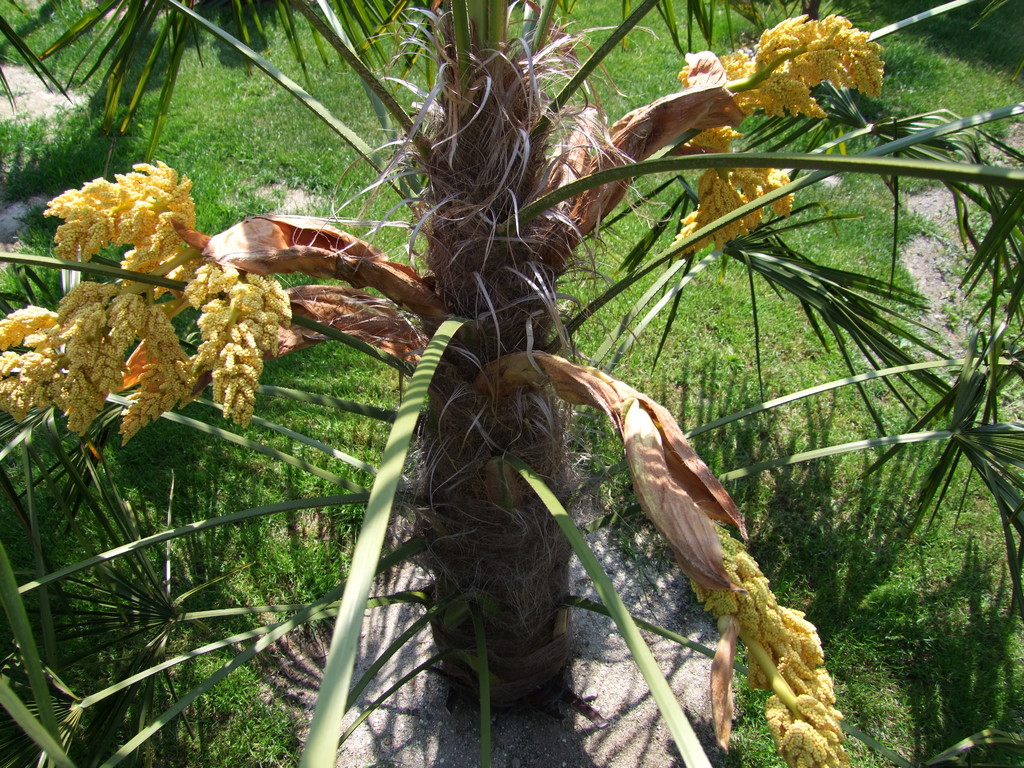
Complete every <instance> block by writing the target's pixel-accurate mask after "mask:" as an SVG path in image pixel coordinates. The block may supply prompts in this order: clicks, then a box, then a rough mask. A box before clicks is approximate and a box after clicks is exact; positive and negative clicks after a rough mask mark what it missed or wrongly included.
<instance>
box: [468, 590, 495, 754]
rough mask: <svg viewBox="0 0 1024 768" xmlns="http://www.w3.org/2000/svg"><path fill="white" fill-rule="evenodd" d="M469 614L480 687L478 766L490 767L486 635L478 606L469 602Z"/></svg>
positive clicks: (489, 691)
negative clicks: (474, 642) (471, 622)
mask: <svg viewBox="0 0 1024 768" xmlns="http://www.w3.org/2000/svg"><path fill="white" fill-rule="evenodd" d="M469 615H470V617H471V618H472V620H473V633H474V634H475V635H476V664H477V667H476V677H477V686H478V687H479V689H480V768H491V673H490V670H489V669H488V664H487V636H486V635H485V634H484V622H483V619H482V618H481V617H480V606H479V605H477V604H476V603H472V604H470V606H469Z"/></svg>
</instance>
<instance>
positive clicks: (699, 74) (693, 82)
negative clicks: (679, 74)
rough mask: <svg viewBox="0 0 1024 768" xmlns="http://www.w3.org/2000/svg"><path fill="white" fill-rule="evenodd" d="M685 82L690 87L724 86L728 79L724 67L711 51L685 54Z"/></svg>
mask: <svg viewBox="0 0 1024 768" xmlns="http://www.w3.org/2000/svg"><path fill="white" fill-rule="evenodd" d="M686 65H687V67H688V68H689V69H688V71H687V73H686V81H687V83H688V84H689V85H690V86H691V87H698V88H699V87H701V86H706V85H711V86H715V85H725V84H726V82H727V81H728V79H729V77H728V75H727V74H726V71H725V66H724V65H723V64H722V60H721V59H719V58H718V57H717V56H716V55H715V54H713V53H712V52H711V51H698V52H697V53H688V54H686Z"/></svg>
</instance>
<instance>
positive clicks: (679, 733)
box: [505, 455, 711, 768]
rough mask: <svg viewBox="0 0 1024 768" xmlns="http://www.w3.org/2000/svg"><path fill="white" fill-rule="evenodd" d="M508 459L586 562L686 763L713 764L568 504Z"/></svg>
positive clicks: (696, 767) (705, 767)
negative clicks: (573, 519) (573, 517)
mask: <svg viewBox="0 0 1024 768" xmlns="http://www.w3.org/2000/svg"><path fill="white" fill-rule="evenodd" d="M505 461H507V462H508V463H509V464H510V465H511V466H512V467H514V468H515V469H516V471H518V472H519V474H520V475H522V476H523V478H524V479H525V480H526V481H527V482H528V483H529V484H530V486H531V487H532V488H533V490H534V491H535V492H536V493H537V495H538V496H539V497H540V498H541V500H542V501H543V502H544V504H545V505H546V506H547V508H548V511H550V512H551V514H552V516H553V517H554V518H555V521H556V522H557V523H558V527H559V528H561V529H562V533H563V534H565V537H566V538H567V539H568V540H569V543H570V544H571V545H572V549H573V551H574V552H575V553H576V556H577V557H578V558H579V559H580V562H582V563H583V567H584V568H585V569H586V571H587V575H588V576H589V577H590V580H591V581H592V582H593V583H594V588H595V589H596V590H597V594H598V595H600V597H601V600H602V601H603V602H604V604H605V606H607V608H608V610H609V612H610V613H611V616H612V619H613V620H614V621H615V624H616V626H617V627H618V628H619V632H621V633H622V637H623V639H624V640H625V641H626V645H628V646H629V650H630V653H631V654H632V655H633V659H634V660H635V661H636V664H637V667H639V669H640V672H641V673H642V674H643V676H644V679H645V680H646V681H647V685H648V686H649V687H650V689H651V695H653V696H654V700H655V702H657V704H658V709H660V710H661V714H662V716H663V717H664V718H665V722H666V723H667V725H668V728H669V731H670V732H671V733H672V737H673V738H674V739H675V742H676V746H677V747H678V748H679V753H680V754H681V755H682V757H683V761H684V762H685V764H686V765H687V766H689V767H690V768H710V766H711V763H710V762H709V761H708V758H707V755H706V754H705V753H704V749H703V747H701V744H700V740H699V739H698V738H697V735H696V734H695V733H694V732H693V728H692V727H691V725H690V722H689V720H687V719H686V715H685V714H684V713H683V709H682V707H681V706H680V705H679V701H678V700H677V699H676V696H675V694H674V693H673V692H672V689H671V688H670V687H669V684H668V682H667V681H666V680H665V677H664V675H662V674H661V670H660V669H659V668H658V663H657V661H655V659H654V654H652V653H651V649H650V648H648V647H647V643H645V642H644V639H643V637H641V636H640V631H639V630H638V629H637V626H636V622H634V621H633V617H632V616H630V615H629V611H628V610H626V606H625V605H623V603H622V599H621V598H620V597H619V595H618V593H617V592H616V591H615V587H614V586H613V585H612V582H611V580H610V579H609V578H608V575H607V574H606V573H605V572H604V569H603V568H602V567H601V563H599V562H598V560H597V558H596V557H595V556H594V553H593V552H591V551H590V547H588V546H587V542H586V540H585V539H584V538H583V535H582V534H581V533H580V532H579V529H578V528H576V524H575V523H574V522H573V521H572V518H571V517H570V516H569V513H568V512H567V511H566V509H565V507H563V506H562V503H561V502H560V501H559V500H558V497H556V496H555V494H554V492H552V490H551V489H550V488H549V487H548V486H547V484H545V482H544V481H543V479H542V478H541V477H540V476H538V475H537V474H536V473H535V472H534V471H533V470H532V469H530V467H528V466H527V465H526V464H524V463H523V462H522V461H521V460H520V459H518V458H516V457H514V456H509V455H506V456H505Z"/></svg>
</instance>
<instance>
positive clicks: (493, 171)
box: [422, 52, 575, 705]
mask: <svg viewBox="0 0 1024 768" xmlns="http://www.w3.org/2000/svg"><path fill="white" fill-rule="evenodd" d="M537 65H538V62H537V61H534V62H532V66H531V67H526V66H524V65H523V63H522V62H516V61H514V60H513V59H512V58H510V57H507V56H505V55H502V54H500V53H497V52H495V53H493V54H492V55H490V56H489V57H488V58H487V59H486V60H482V61H474V62H473V63H472V65H471V69H469V70H466V71H462V72H460V70H459V68H458V66H457V65H455V64H454V63H453V65H452V66H450V67H448V68H446V69H444V70H443V73H444V76H445V77H447V81H446V82H445V83H444V85H443V87H442V88H441V89H440V92H439V95H438V100H437V105H436V109H435V110H434V112H435V113H434V115H433V123H432V127H431V129H430V130H429V131H428V144H429V146H430V149H429V152H428V153H427V154H426V156H425V157H424V158H423V163H424V166H425V168H424V170H425V172H426V175H427V177H428V179H429V188H428V192H427V195H426V196H425V199H424V206H425V209H426V210H427V211H429V215H428V217H427V219H426V222H425V232H426V235H427V239H428V243H429V245H428V252H427V254H426V259H427V263H428V266H429V267H430V270H431V272H432V273H433V275H434V278H435V280H436V284H435V286H434V287H435V291H436V292H437V294H438V296H439V297H440V298H441V299H442V300H443V301H444V302H445V304H446V305H447V307H448V308H449V310H450V311H451V312H452V313H453V314H455V315H457V316H460V317H463V318H466V319H468V320H469V321H470V322H469V323H468V324H467V325H466V326H465V327H464V328H463V330H462V331H461V332H460V334H459V336H458V337H457V339H456V340H455V342H454V343H453V344H452V345H451V346H450V347H449V351H448V352H447V354H446V356H445V358H444V361H443V364H442V368H441V369H439V371H438V373H437V375H436V376H435V383H434V385H433V388H432V391H431V411H430V415H429V417H428V420H427V424H426V427H425V429H424V433H425V434H424V435H423V439H422V444H423V466H424V472H423V477H424V480H423V491H424V494H425V497H426V502H427V504H426V507H427V508H426V512H425V514H424V522H425V530H426V533H427V536H428V539H429V541H430V558H431V567H432V570H433V572H434V575H435V597H436V598H437V599H438V600H439V601H440V600H445V599H447V598H450V597H452V596H456V595H457V596H461V597H462V598H464V600H465V601H467V602H468V603H470V604H475V605H474V610H478V611H479V613H480V615H481V616H482V618H483V626H484V631H485V637H486V642H487V655H488V661H489V670H490V672H491V674H492V675H494V676H495V679H494V681H493V682H492V686H491V699H492V702H493V703H495V704H497V705H502V704H509V703H512V702H514V701H516V700H519V699H522V698H523V697H524V696H526V695H528V694H530V693H531V691H534V690H535V689H537V688H538V687H539V686H542V685H543V684H545V683H547V682H549V681H551V680H553V679H557V678H558V676H559V675H560V672H561V670H562V668H563V667H564V666H565V664H566V662H567V659H568V654H569V633H568V631H567V626H566V621H565V617H566V616H567V611H566V609H565V608H564V607H563V605H564V601H565V598H566V596H567V594H568V572H569V558H570V555H571V551H570V548H569V546H568V544H567V543H566V541H565V539H564V538H563V537H562V535H561V534H560V533H559V531H558V527H557V525H556V524H555V522H554V520H553V519H552V517H551V515H550V513H549V512H548V511H547V509H546V508H545V507H544V505H543V504H542V503H540V501H539V500H538V499H536V497H534V496H533V494H531V493H529V492H526V491H525V489H524V488H523V487H521V486H520V485H519V483H520V481H519V480H518V478H515V477H512V476H511V475H510V474H509V473H507V472H506V471H505V470H504V469H503V466H504V465H502V463H501V462H500V457H501V456H502V454H504V453H505V452H509V453H512V454H514V455H516V456H518V457H520V458H521V459H523V460H524V461H526V462H527V463H529V464H530V465H531V466H532V467H533V468H534V469H535V470H536V471H537V472H538V473H539V474H541V475H542V476H543V477H544V478H545V479H546V480H547V482H548V483H549V484H550V485H551V487H552V488H554V489H555V490H556V492H564V489H565V480H566V476H567V471H566V451H565V436H566V433H565V422H566V412H565V410H564V407H563V406H562V405H560V404H559V403H558V402H557V401H556V400H555V399H554V398H553V397H552V395H551V394H549V393H548V392H546V391H541V390H519V391H517V392H516V393H514V394H512V395H510V396H508V397H503V398H500V399H495V398H493V397H491V396H485V395H482V394H480V393H479V392H478V391H477V389H476V388H474V381H475V380H476V378H477V377H478V375H479V374H480V371H481V369H482V368H483V367H484V366H486V365H487V364H488V363H489V362H491V361H493V360H496V359H498V358H500V357H501V356H503V355H506V354H509V353H511V352H521V351H527V350H531V349H544V348H546V347H547V346H548V344H549V343H550V342H551V340H552V338H553V336H554V333H555V330H556V324H557V306H556V299H555V283H556V281H557V279H558V278H559V276H560V275H561V274H562V273H563V272H564V271H565V269H566V266H567V264H568V263H569V260H570V258H571V256H572V251H573V247H574V245H575V237H574V235H573V233H572V229H571V227H570V226H569V225H568V223H567V222H566V221H565V220H559V219H557V218H555V217H553V216H548V217H540V218H538V219H535V220H534V221H533V222H531V223H530V224H529V225H527V226H526V227H525V228H524V229H522V230H520V231H512V232H503V230H502V226H503V224H504V223H505V222H506V221H510V220H514V218H515V215H516V212H517V210H518V209H519V208H520V207H522V206H523V205H525V204H526V203H527V202H529V200H530V199H531V198H533V197H535V196H536V194H537V192H538V190H540V189H541V188H542V187H543V186H544V184H545V183H546V182H545V177H546V173H547V169H548V167H549V164H550V163H549V158H548V157H547V150H548V142H547V130H546V129H544V128H543V127H542V128H541V129H540V130H538V125H540V124H541V121H542V118H543V114H544V112H543V107H544V95H543V93H542V92H541V90H540V86H539V85H538V82H542V81H543V72H538V71H537ZM462 607H463V608H464V607H465V604H463V605H462ZM447 616H448V617H449V620H448V621H446V620H443V619H442V620H438V621H437V622H435V624H434V627H433V629H434V636H435V639H436V641H437V643H438V645H439V646H440V648H441V649H452V650H462V651H466V652H467V653H470V654H473V653H475V649H476V639H475V636H474V630H473V623H472V622H471V621H470V620H469V617H468V616H467V615H466V613H465V612H464V611H461V612H460V609H459V608H458V607H456V608H453V610H452V611H451V612H449V613H448V614H447ZM453 616H454V617H459V616H461V620H459V619H455V620H450V619H451V617H453ZM470 667H471V665H469V664H467V663H465V662H462V661H454V662H448V663H447V664H446V671H447V672H448V674H449V675H450V677H451V679H452V680H453V682H454V684H455V687H456V688H457V689H463V690H467V691H468V690H472V689H474V688H475V687H476V672H474V671H473V670H472V669H471V668H470Z"/></svg>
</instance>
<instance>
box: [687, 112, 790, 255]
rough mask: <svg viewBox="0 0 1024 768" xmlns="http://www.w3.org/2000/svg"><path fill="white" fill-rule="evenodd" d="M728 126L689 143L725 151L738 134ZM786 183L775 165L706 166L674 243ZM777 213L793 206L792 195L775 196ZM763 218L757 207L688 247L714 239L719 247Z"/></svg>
mask: <svg viewBox="0 0 1024 768" xmlns="http://www.w3.org/2000/svg"><path fill="white" fill-rule="evenodd" d="M741 135H742V134H740V133H737V132H736V131H734V130H732V129H731V128H710V129H708V130H706V131H702V132H701V133H700V134H698V135H697V136H696V137H695V138H694V139H693V141H692V142H691V143H692V144H693V145H694V146H696V147H699V148H701V149H703V150H706V151H709V152H728V151H729V146H730V144H731V142H732V140H733V139H735V138H737V137H739V136H741ZM788 183H789V176H788V175H787V174H786V172H785V171H781V170H779V169H777V168H733V169H731V170H719V169H710V170H707V171H705V172H704V174H703V175H702V176H701V177H700V181H699V182H698V185H697V195H698V199H699V200H700V203H699V204H698V206H697V208H696V209H695V210H694V211H693V212H691V213H690V214H689V215H688V216H686V217H685V218H684V219H683V221H682V226H681V228H680V230H679V234H678V235H677V236H676V242H678V241H680V240H682V239H684V238H686V237H689V236H690V235H692V234H693V233H694V232H696V231H697V230H699V229H701V228H703V227H706V226H707V225H708V224H711V223H712V222H713V221H715V220H716V219H718V218H719V217H721V216H724V215H726V214H728V213H732V212H733V211H734V210H736V209H737V208H739V207H740V206H741V205H745V204H746V203H749V202H750V201H752V200H756V199H757V198H759V197H761V196H762V195H765V194H767V193H768V192H771V191H773V190H776V189H778V188H779V187H782V186H785V185H786V184H788ZM772 209H773V210H774V211H775V213H776V215H778V216H788V215H789V213H790V211H792V209H793V195H786V196H784V197H781V198H779V199H778V200H776V201H775V202H774V204H773V205H772ZM763 218H764V209H763V208H758V209H756V210H754V211H751V212H750V213H748V214H747V215H746V216H743V217H741V218H738V219H736V220H735V221H732V222H730V223H729V224H727V225H726V226H724V227H722V228H721V229H719V230H718V231H717V232H713V233H712V234H711V235H710V236H708V237H706V238H704V239H702V240H699V241H697V243H695V244H694V245H693V246H691V248H690V249H689V250H699V249H701V248H703V247H704V246H705V245H707V244H708V243H711V242H714V244H715V247H716V248H721V247H723V246H724V245H725V243H726V242H728V241H729V240H730V239H732V238H734V237H739V236H740V235H745V234H747V233H748V232H752V231H754V230H755V229H756V228H757V226H758V225H759V224H760V223H761V220H762V219H763Z"/></svg>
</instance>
